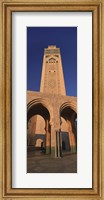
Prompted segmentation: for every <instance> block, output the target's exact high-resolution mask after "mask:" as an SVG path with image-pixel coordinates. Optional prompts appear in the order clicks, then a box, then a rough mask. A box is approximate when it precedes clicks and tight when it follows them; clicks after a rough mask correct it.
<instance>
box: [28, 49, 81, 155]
mask: <svg viewBox="0 0 104 200" xmlns="http://www.w3.org/2000/svg"><path fill="white" fill-rule="evenodd" d="M76 119H77V97H72V96H66V91H65V84H64V75H63V69H62V61H61V54H60V49H59V48H56V46H49V47H48V48H47V49H45V50H44V56H43V66H42V76H41V85H40V92H34V91H27V144H28V146H33V147H34V148H35V149H38V148H40V147H44V148H45V151H46V154H51V155H52V156H54V157H60V156H61V154H62V150H67V151H70V152H76V148H77V128H76V123H77V122H76Z"/></svg>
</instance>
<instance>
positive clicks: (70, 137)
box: [60, 105, 77, 153]
mask: <svg viewBox="0 0 104 200" xmlns="http://www.w3.org/2000/svg"><path fill="white" fill-rule="evenodd" d="M63 119H64V120H63ZM60 121H61V122H60V124H61V137H62V151H65V150H66V151H69V152H71V153H72V152H73V153H74V152H76V151H77V113H76V112H75V111H74V110H73V109H72V108H71V107H70V106H69V105H66V106H64V107H61V109H60ZM63 121H64V124H65V128H64V129H63ZM63 142H64V143H63ZM63 144H64V146H63Z"/></svg>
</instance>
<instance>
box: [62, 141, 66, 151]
mask: <svg viewBox="0 0 104 200" xmlns="http://www.w3.org/2000/svg"><path fill="white" fill-rule="evenodd" d="M65 149H66V145H65V142H64V141H62V150H65Z"/></svg>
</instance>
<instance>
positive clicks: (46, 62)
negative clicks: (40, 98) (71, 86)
mask: <svg viewBox="0 0 104 200" xmlns="http://www.w3.org/2000/svg"><path fill="white" fill-rule="evenodd" d="M40 92H43V93H51V94H60V95H66V91H65V83H64V76H63V69H62V61H61V54H60V49H59V48H56V46H53V45H52V46H48V48H45V49H44V56H43V66H42V76H41V84H40Z"/></svg>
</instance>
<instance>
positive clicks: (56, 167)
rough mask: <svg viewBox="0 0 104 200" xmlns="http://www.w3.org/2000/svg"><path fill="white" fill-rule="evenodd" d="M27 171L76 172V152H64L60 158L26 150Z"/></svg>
mask: <svg viewBox="0 0 104 200" xmlns="http://www.w3.org/2000/svg"><path fill="white" fill-rule="evenodd" d="M27 173H77V154H70V153H69V152H64V153H63V157H62V158H52V157H51V156H50V155H45V154H43V153H41V152H40V151H38V152H32V151H30V152H27Z"/></svg>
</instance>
